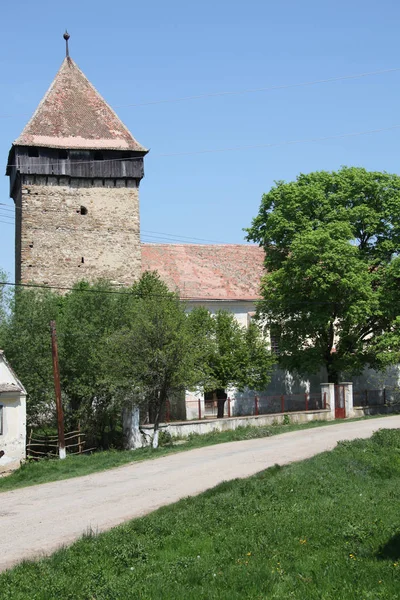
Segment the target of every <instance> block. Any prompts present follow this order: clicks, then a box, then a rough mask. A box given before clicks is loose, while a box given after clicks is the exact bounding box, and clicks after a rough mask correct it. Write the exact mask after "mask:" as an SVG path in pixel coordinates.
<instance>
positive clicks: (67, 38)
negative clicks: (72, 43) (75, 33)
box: [63, 30, 71, 58]
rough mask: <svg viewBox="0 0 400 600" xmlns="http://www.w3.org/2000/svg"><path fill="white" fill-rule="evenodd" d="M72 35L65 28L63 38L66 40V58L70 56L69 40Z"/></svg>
mask: <svg viewBox="0 0 400 600" xmlns="http://www.w3.org/2000/svg"><path fill="white" fill-rule="evenodd" d="M70 37H71V36H70V35H69V33H68V31H67V30H65V33H64V35H63V38H64V40H65V56H66V58H69V48H68V40H69V38H70Z"/></svg>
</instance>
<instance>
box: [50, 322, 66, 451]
mask: <svg viewBox="0 0 400 600" xmlns="http://www.w3.org/2000/svg"><path fill="white" fill-rule="evenodd" d="M50 333H51V351H52V356H53V377H54V389H55V394H56V411H57V431H58V455H59V457H60V459H64V458H66V456H67V452H66V450H65V439H64V412H63V407H62V400H61V384H60V367H59V364H58V345H57V333H56V322H55V321H50Z"/></svg>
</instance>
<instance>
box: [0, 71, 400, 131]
mask: <svg viewBox="0 0 400 600" xmlns="http://www.w3.org/2000/svg"><path fill="white" fill-rule="evenodd" d="M397 71H400V67H395V68H392V69H381V70H379V71H369V72H366V73H356V74H353V75H340V76H338V77H329V78H326V79H316V80H314V81H303V82H299V83H287V84H282V85H272V86H268V87H260V88H248V89H243V90H229V91H222V92H211V93H205V94H196V95H192V96H181V97H178V98H165V99H161V100H150V101H148V102H137V103H133V104H117V105H115V106H114V108H136V107H140V106H152V105H157V104H173V103H176V102H185V101H188V100H201V99H204V98H217V97H222V96H240V95H244V94H255V93H259V92H273V91H276V90H286V89H291V88H297V87H307V86H312V85H318V84H322V83H334V82H336V81H345V80H351V79H361V78H363V77H371V76H373V75H383V74H386V73H395V72H397ZM30 114H31V113H15V114H9V115H0V119H9V118H14V117H19V116H27V115H30Z"/></svg>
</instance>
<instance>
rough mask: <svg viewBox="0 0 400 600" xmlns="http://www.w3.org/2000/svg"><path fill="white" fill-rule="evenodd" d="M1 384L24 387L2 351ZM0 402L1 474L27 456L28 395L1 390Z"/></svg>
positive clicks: (0, 363)
mask: <svg viewBox="0 0 400 600" xmlns="http://www.w3.org/2000/svg"><path fill="white" fill-rule="evenodd" d="M0 384H1V385H2V384H12V385H14V386H15V387H16V388H17V389H22V386H21V384H20V382H19V381H18V379H17V377H16V376H15V373H14V372H13V371H12V370H11V368H10V366H9V365H8V363H7V362H6V360H5V358H4V355H3V353H2V351H0ZM0 404H1V405H2V406H3V411H2V412H3V433H1V434H0V450H3V451H4V456H2V457H1V458H0V474H1V473H5V472H7V471H10V470H12V469H15V468H18V467H19V465H20V461H21V460H23V459H24V458H25V444H26V395H25V392H24V391H23V392H19V391H15V392H14V391H13V392H1V393H0Z"/></svg>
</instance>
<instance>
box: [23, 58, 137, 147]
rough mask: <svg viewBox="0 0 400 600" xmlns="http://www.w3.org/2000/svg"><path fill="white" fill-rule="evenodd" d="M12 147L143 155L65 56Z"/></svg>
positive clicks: (82, 75)
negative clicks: (40, 147)
mask: <svg viewBox="0 0 400 600" xmlns="http://www.w3.org/2000/svg"><path fill="white" fill-rule="evenodd" d="M14 144H15V145H19V146H45V147H47V148H65V149H69V148H71V149H104V150H132V151H137V152H147V150H146V149H145V148H143V146H141V145H140V144H139V143H138V142H137V141H136V140H135V138H134V137H133V136H132V134H131V133H130V131H129V130H128V129H127V127H125V125H124V124H123V123H122V121H121V120H120V119H119V118H118V117H117V115H116V114H115V112H114V111H113V110H112V108H111V107H110V106H109V105H108V104H107V102H106V101H105V100H104V99H103V98H102V96H101V95H100V94H99V92H98V91H97V90H96V88H94V87H93V85H92V84H91V83H90V81H89V80H88V79H87V78H86V77H85V75H84V74H83V73H82V71H81V70H80V69H79V67H78V66H77V65H76V63H75V62H74V61H73V60H72V59H71V58H69V57H67V58H65V59H64V62H63V63H62V65H61V67H60V70H59V71H58V73H57V75H56V77H55V79H54V81H53V83H52V84H51V86H50V88H49V89H48V91H47V93H46V95H45V96H44V98H43V99H42V101H41V102H40V104H39V106H38V108H37V109H36V112H35V113H34V115H33V117H32V118H31V120H30V121H29V123H28V124H27V125H26V127H25V129H24V130H23V132H22V133H21V135H20V136H19V138H18V139H17V140H16V141H15V142H14Z"/></svg>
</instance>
